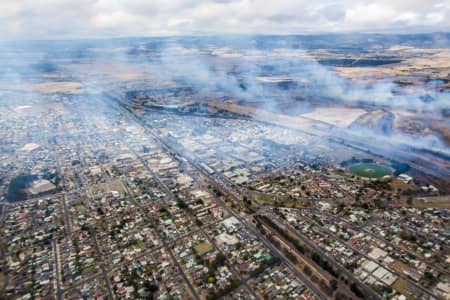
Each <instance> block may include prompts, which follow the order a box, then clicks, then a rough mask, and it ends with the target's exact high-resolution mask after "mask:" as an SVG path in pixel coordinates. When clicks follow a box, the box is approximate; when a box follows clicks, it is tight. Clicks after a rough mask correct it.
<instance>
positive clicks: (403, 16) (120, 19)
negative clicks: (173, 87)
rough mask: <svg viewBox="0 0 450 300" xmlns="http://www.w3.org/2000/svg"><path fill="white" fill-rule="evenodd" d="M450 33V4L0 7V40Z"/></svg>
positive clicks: (217, 1)
mask: <svg viewBox="0 0 450 300" xmlns="http://www.w3.org/2000/svg"><path fill="white" fill-rule="evenodd" d="M436 31H450V0H378V1H374V0H370V1H365V0H341V1H338V0H210V1H204V0H0V39H65V38H96V37H125V36H165V35H197V34H316V33H334V32H338V33H339V32H379V33H394V32H395V33H417V32H436Z"/></svg>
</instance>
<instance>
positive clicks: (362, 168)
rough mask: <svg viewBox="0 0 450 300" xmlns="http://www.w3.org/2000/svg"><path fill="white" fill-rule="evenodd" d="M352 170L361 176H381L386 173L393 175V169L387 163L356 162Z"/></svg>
mask: <svg viewBox="0 0 450 300" xmlns="http://www.w3.org/2000/svg"><path fill="white" fill-rule="evenodd" d="M350 172H352V173H353V174H355V175H356V176H359V177H366V178H381V177H383V176H386V175H392V170H391V169H390V168H389V167H388V166H385V165H379V164H374V163H367V164H365V163H362V164H356V165H353V166H351V167H350Z"/></svg>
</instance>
